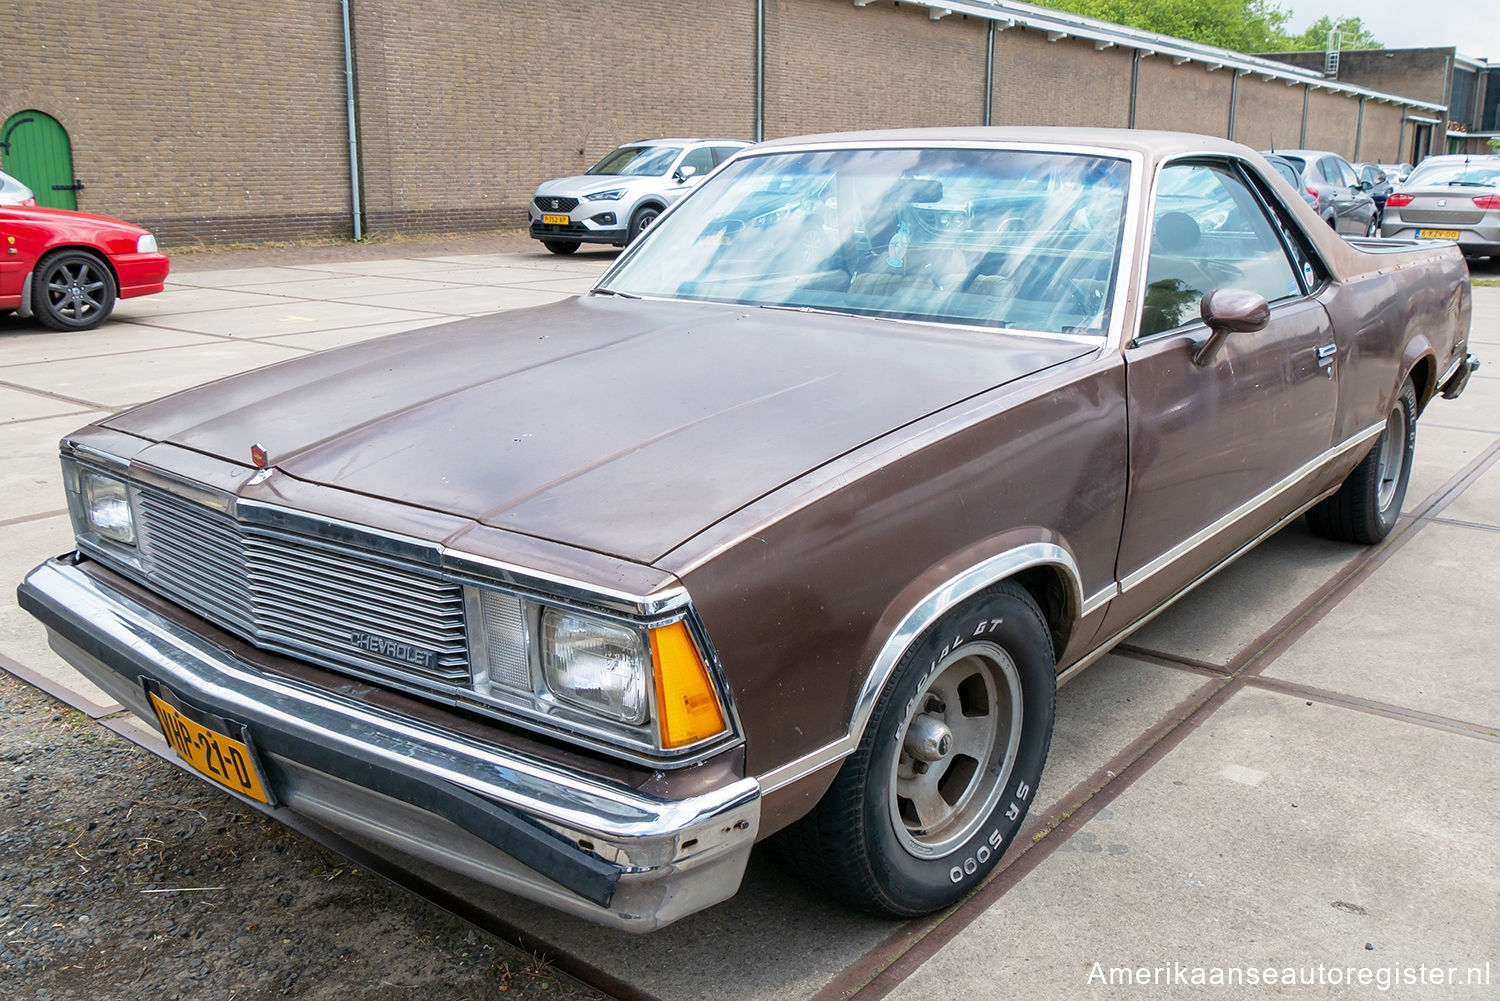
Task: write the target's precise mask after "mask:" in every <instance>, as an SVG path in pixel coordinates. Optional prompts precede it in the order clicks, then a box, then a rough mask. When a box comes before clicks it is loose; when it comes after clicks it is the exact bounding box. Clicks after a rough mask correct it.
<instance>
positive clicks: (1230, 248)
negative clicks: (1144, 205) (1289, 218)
mask: <svg viewBox="0 0 1500 1001" xmlns="http://www.w3.org/2000/svg"><path fill="white" fill-rule="evenodd" d="M1221 288H1239V289H1248V290H1249V291H1252V292H1258V293H1260V294H1261V295H1262V296H1264V297H1265V299H1266V301H1267V302H1277V301H1280V300H1283V299H1289V298H1294V297H1296V296H1298V295H1300V294H1301V292H1302V289H1301V286H1300V285H1299V284H1298V282H1297V274H1296V272H1295V271H1294V270H1293V268H1292V263H1291V261H1290V260H1288V258H1287V255H1286V250H1285V249H1284V248H1283V246H1282V243H1281V241H1280V240H1279V239H1278V238H1277V235H1276V230H1275V228H1274V227H1273V226H1272V224H1271V220H1269V219H1268V218H1266V214H1265V212H1264V211H1263V210H1262V209H1261V206H1260V203H1259V202H1258V201H1256V199H1255V197H1254V196H1253V195H1252V194H1251V192H1250V189H1249V188H1247V187H1246V186H1245V182H1244V181H1243V180H1242V179H1241V178H1240V177H1239V175H1238V174H1236V173H1234V172H1233V171H1232V170H1231V169H1230V168H1228V167H1227V166H1222V165H1219V164H1204V163H1185V164H1176V165H1173V166H1169V167H1167V168H1166V169H1165V170H1163V171H1162V173H1161V180H1160V181H1159V183H1158V187H1157V196H1156V214H1155V218H1154V219H1153V222H1152V235H1151V253H1150V256H1149V258H1148V259H1147V265H1146V297H1145V302H1144V304H1143V306H1142V310H1141V327H1140V333H1141V336H1147V335H1150V334H1155V333H1159V332H1161V331H1163V330H1173V329H1175V328H1177V327H1181V326H1186V325H1188V324H1192V323H1196V322H1198V320H1199V312H1198V310H1199V304H1200V303H1201V301H1202V299H1203V297H1204V296H1205V295H1207V294H1208V293H1209V292H1212V291H1214V290H1215V289H1221Z"/></svg>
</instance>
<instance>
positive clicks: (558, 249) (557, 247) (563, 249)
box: [542, 240, 578, 255]
mask: <svg viewBox="0 0 1500 1001" xmlns="http://www.w3.org/2000/svg"><path fill="white" fill-rule="evenodd" d="M542 246H544V247H546V248H547V249H548V250H550V251H552V252H553V253H554V254H563V255H567V254H571V253H574V252H576V251H577V250H578V241H577V240H543V241H542Z"/></svg>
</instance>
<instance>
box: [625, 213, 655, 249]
mask: <svg viewBox="0 0 1500 1001" xmlns="http://www.w3.org/2000/svg"><path fill="white" fill-rule="evenodd" d="M659 215H661V209H660V208H659V207H657V206H655V205H642V206H641V207H640V208H638V209H636V210H635V215H633V216H631V217H630V231H629V234H628V235H627V236H626V238H625V242H626V243H634V242H635V238H636V237H638V236H640V235H641V234H642V233H643V232H645V231H646V230H647V229H650V228H651V224H652V223H653V222H655V221H656V217H657V216H659Z"/></svg>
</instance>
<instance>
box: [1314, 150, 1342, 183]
mask: <svg viewBox="0 0 1500 1001" xmlns="http://www.w3.org/2000/svg"><path fill="white" fill-rule="evenodd" d="M1318 169H1319V170H1320V171H1322V172H1323V180H1325V181H1327V182H1328V183H1329V184H1343V183H1344V178H1343V177H1342V175H1340V174H1339V165H1338V162H1337V161H1336V160H1334V159H1333V157H1331V156H1328V157H1324V158H1323V159H1321V160H1319V161H1318Z"/></svg>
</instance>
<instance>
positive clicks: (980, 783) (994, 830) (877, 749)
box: [782, 582, 1057, 917]
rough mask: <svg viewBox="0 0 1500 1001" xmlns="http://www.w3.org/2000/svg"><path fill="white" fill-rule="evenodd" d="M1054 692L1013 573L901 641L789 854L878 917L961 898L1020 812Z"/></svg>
mask: <svg viewBox="0 0 1500 1001" xmlns="http://www.w3.org/2000/svg"><path fill="white" fill-rule="evenodd" d="M1056 697H1057V678H1056V673H1055V663H1054V660H1053V655H1052V638H1051V632H1050V630H1049V629H1048V626H1047V623H1046V620H1045V619H1043V617H1042V614H1041V612H1040V611H1039V610H1038V608H1037V606H1036V602H1035V601H1033V600H1032V598H1031V595H1029V594H1028V593H1027V592H1026V591H1025V590H1024V589H1022V588H1020V587H1018V586H1017V585H1015V584H1013V583H1009V582H1006V583H1003V584H999V585H997V586H996V587H994V588H991V589H990V590H988V591H985V592H983V593H982V594H980V595H979V596H977V597H976V598H974V599H972V600H971V601H969V602H968V603H966V604H965V605H963V606H962V607H961V608H959V609H956V610H954V611H953V612H950V613H949V614H948V615H946V616H944V617H943V618H942V619H941V620H939V621H938V623H936V624H935V625H933V626H931V627H930V628H929V629H928V630H927V631H926V632H925V633H923V634H922V636H921V637H920V638H919V639H918V640H917V641H916V642H915V643H913V644H912V646H911V647H910V648H908V650H907V652H906V654H905V655H904V656H903V657H902V659H901V662H900V663H899V664H898V665H897V667H896V669H895V671H894V673H893V675H892V677H891V680H890V682H889V683H888V684H887V685H886V688H885V690H884V691H883V692H882V693H881V696H880V699H879V701H878V702H877V703H876V707H875V710H874V712H873V714H872V715H871V717H870V721H869V723H868V725H867V726H866V728H865V732H864V736H863V739H862V740H861V741H860V744H859V747H858V749H856V750H855V752H854V753H853V754H851V755H850V756H849V757H848V758H847V759H845V761H844V764H843V767H842V768H841V769H840V770H839V774H838V776H837V777H836V778H835V779H834V781H833V785H832V786H831V787H830V788H829V790H828V792H827V793H826V794H825V795H824V796H823V799H822V800H821V801H820V802H819V803H818V805H817V806H816V807H814V808H813V811H812V812H811V813H810V814H809V815H808V816H807V817H805V818H803V819H802V820H801V821H799V822H798V823H797V825H796V826H794V827H793V828H791V829H790V830H788V831H787V832H786V833H785V835H784V836H783V838H782V845H783V850H784V851H786V852H788V853H789V854H791V855H792V856H793V862H794V863H795V865H796V867H797V868H799V869H801V870H802V872H803V874H804V875H805V876H806V877H807V878H808V879H809V880H810V881H812V882H815V883H818V884H820V885H821V886H822V887H823V888H824V889H825V890H827V891H829V892H830V893H832V894H833V895H834V896H836V897H838V898H840V899H841V900H843V901H844V902H845V903H848V904H850V905H852V906H855V907H858V908H861V909H863V910H866V911H870V912H872V913H875V914H879V915H882V916H886V917H914V916H916V915H919V914H928V913H931V912H933V911H936V910H940V909H942V908H944V907H947V906H949V905H951V904H953V903H956V902H957V901H958V900H961V899H962V898H963V897H964V896H965V895H967V894H968V893H969V892H970V891H972V890H973V889H974V888H975V887H976V886H978V885H979V884H980V883H981V882H982V881H983V880H984V878H985V876H987V875H988V874H989V873H990V872H991V871H992V870H993V869H994V868H995V866H996V865H997V864H998V863H999V861H1000V856H1001V855H1003V854H1004V853H1005V849H1006V847H1007V846H1009V844H1010V842H1011V839H1012V838H1014V837H1015V834H1016V832H1017V831H1018V830H1019V829H1020V827H1021V822H1022V821H1023V820H1024V819H1025V817H1026V811H1027V809H1028V808H1029V807H1030V805H1031V800H1032V797H1033V795H1034V794H1035V792H1036V787H1037V783H1038V781H1039V780H1040V778H1041V773H1042V765H1043V763H1044V762H1045V761H1046V758H1047V747H1048V744H1049V743H1050V742H1051V739H1052V719H1053V715H1054V711H1055V705H1056Z"/></svg>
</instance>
